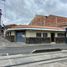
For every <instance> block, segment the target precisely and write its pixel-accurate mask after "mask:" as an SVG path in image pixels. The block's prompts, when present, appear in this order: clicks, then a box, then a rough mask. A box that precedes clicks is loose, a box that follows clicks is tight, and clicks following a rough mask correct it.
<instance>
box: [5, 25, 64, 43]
mask: <svg viewBox="0 0 67 67" xmlns="http://www.w3.org/2000/svg"><path fill="white" fill-rule="evenodd" d="M4 34H5V37H6V38H7V39H8V40H9V41H11V42H23V43H28V44H31V43H35V44H38V43H52V42H55V43H65V29H64V28H60V27H49V26H37V25H16V26H12V28H8V29H7V30H6V31H5V33H4Z"/></svg>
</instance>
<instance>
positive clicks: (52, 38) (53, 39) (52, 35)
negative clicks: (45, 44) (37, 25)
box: [51, 33, 55, 42]
mask: <svg viewBox="0 0 67 67" xmlns="http://www.w3.org/2000/svg"><path fill="white" fill-rule="evenodd" d="M51 42H55V33H51Z"/></svg>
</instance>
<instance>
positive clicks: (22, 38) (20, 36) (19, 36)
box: [16, 32, 25, 42]
mask: <svg viewBox="0 0 67 67" xmlns="http://www.w3.org/2000/svg"><path fill="white" fill-rule="evenodd" d="M16 42H25V35H24V33H22V32H17V33H16Z"/></svg>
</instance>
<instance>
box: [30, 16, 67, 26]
mask: <svg viewBox="0 0 67 67" xmlns="http://www.w3.org/2000/svg"><path fill="white" fill-rule="evenodd" d="M29 25H39V26H54V27H55V26H63V25H67V18H66V17H60V16H54V15H49V16H41V15H37V16H36V17H34V19H33V20H32V22H31V23H30V24H29Z"/></svg>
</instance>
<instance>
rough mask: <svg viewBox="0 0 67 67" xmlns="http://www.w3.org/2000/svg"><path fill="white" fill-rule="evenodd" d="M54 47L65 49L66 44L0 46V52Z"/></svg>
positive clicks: (27, 52)
mask: <svg viewBox="0 0 67 67" xmlns="http://www.w3.org/2000/svg"><path fill="white" fill-rule="evenodd" d="M54 48H61V49H67V46H66V45H64V46H63V45H53V46H51V45H46V46H45V45H41V46H40V45H39V46H24V47H1V48H0V53H3V54H5V53H9V54H20V53H22V54H29V53H32V51H33V50H37V49H54Z"/></svg>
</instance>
